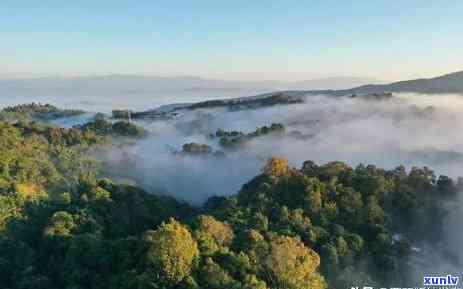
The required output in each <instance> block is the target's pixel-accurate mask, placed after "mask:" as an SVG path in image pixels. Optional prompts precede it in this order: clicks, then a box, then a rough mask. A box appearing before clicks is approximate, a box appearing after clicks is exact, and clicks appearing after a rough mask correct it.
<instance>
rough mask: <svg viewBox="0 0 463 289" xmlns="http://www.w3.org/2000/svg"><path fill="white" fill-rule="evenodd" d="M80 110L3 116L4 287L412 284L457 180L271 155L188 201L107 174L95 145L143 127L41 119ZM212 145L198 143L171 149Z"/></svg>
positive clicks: (0, 221) (140, 133) (228, 140)
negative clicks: (233, 180)
mask: <svg viewBox="0 0 463 289" xmlns="http://www.w3.org/2000/svg"><path fill="white" fill-rule="evenodd" d="M213 105H214V104H213ZM80 113H82V112H80V111H74V110H61V109H59V108H56V107H54V106H51V105H41V104H29V105H20V106H16V107H8V108H5V109H3V110H2V111H1V112H0V268H1V270H0V287H1V288H5V289H28V288H34V289H55V288H56V289H59V288H65V289H101V288H111V289H161V288H164V289H173V288H176V289H177V288H178V289H180V288H185V289H187V288H189V289H222V288H230V289H265V288H268V289H325V288H330V289H332V288H333V289H338V288H339V289H341V288H350V286H353V285H354V284H358V283H359V282H366V283H368V284H372V285H374V284H378V286H379V285H380V286H382V287H385V286H393V285H397V284H398V283H400V284H413V283H411V282H415V281H416V280H415V279H413V275H412V274H410V272H411V271H413V270H414V269H413V256H414V254H416V252H418V251H419V250H421V249H419V248H418V246H420V245H421V244H433V243H438V242H439V241H440V236H442V235H443V232H442V230H443V228H444V223H445V220H446V217H447V216H448V214H449V206H448V205H449V204H451V203H452V202H455V200H457V199H458V198H459V194H458V192H459V191H460V190H461V188H462V187H463V181H462V179H452V178H450V177H448V176H445V175H437V174H436V173H435V172H434V171H433V170H432V169H431V168H428V167H412V168H411V169H408V170H407V169H406V168H405V167H403V166H398V167H396V168H393V169H383V168H380V167H376V166H375V165H366V164H359V165H357V166H355V167H351V166H349V165H348V164H346V163H344V162H341V161H332V162H328V163H324V164H321V163H316V162H314V161H311V160H307V159H303V158H302V156H301V159H300V160H299V161H300V164H301V165H300V167H298V168H296V167H293V166H291V165H290V163H289V162H288V161H287V160H286V159H285V158H283V157H279V156H271V157H269V158H268V159H267V160H266V162H265V164H264V165H263V166H262V168H261V170H260V173H259V174H257V175H255V176H252V175H250V176H249V177H248V181H247V182H246V183H245V184H243V185H242V187H241V189H239V190H238V191H237V192H235V193H234V194H232V195H227V196H224V195H217V196H211V197H208V198H207V200H205V202H203V203H201V204H191V203H188V202H186V201H184V200H181V199H176V198H174V197H172V196H170V195H167V194H163V192H158V191H149V190H147V189H146V188H144V187H142V186H140V185H138V184H136V183H130V184H129V183H123V182H119V181H118V180H114V179H110V178H109V177H108V175H106V174H105V170H104V169H102V167H101V162H100V161H99V160H98V158H96V157H95V151H97V152H98V150H101V149H105V148H106V147H110V146H112V145H113V144H120V143H121V142H124V141H130V140H132V141H134V140H142V139H144V138H146V137H147V136H148V134H149V132H148V131H146V130H145V129H144V128H143V127H142V126H140V125H138V124H136V123H134V122H127V121H125V120H120V119H118V120H113V119H110V118H108V117H106V116H104V115H102V114H96V115H95V116H94V117H93V119H92V120H90V121H89V122H87V123H86V124H83V125H75V126H74V127H72V128H62V127H56V126H54V125H52V124H49V123H47V120H49V119H53V118H61V117H67V116H69V115H77V114H80ZM284 132H285V126H284V125H283V124H281V123H273V124H271V125H269V126H263V127H258V128H257V129H256V130H255V131H253V132H250V133H247V134H246V133H243V132H239V131H225V130H218V131H217V132H216V133H215V134H212V135H209V137H210V138H218V139H219V141H218V142H219V144H218V145H219V146H220V147H222V148H224V149H229V148H232V147H233V148H234V149H237V148H236V147H238V146H241V145H243V144H244V143H246V142H248V141H250V140H251V139H255V138H259V137H261V136H265V135H275V134H276V135H277V136H278V135H279V134H283V133H284ZM211 153H213V148H211V147H210V146H208V145H206V144H199V143H194V142H190V143H186V144H184V145H183V147H182V150H181V151H179V152H176V154H177V155H193V156H199V157H200V156H202V155H207V154H211ZM215 153H219V154H220V155H222V154H224V153H223V152H221V151H218V152H215ZM150 173H151V178H157V177H158V176H157V172H156V171H152V172H150ZM217 193H219V192H217ZM429 232H432V234H430V233H429ZM455 262H457V261H455ZM362 284H363V283H362Z"/></svg>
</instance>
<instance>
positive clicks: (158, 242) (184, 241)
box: [144, 219, 199, 284]
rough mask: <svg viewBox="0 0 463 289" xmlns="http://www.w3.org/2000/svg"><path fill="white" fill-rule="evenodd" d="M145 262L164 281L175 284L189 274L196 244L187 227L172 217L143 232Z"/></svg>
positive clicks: (196, 247)
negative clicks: (152, 229) (146, 248)
mask: <svg viewBox="0 0 463 289" xmlns="http://www.w3.org/2000/svg"><path fill="white" fill-rule="evenodd" d="M144 239H145V241H146V243H147V244H148V253H147V256H146V258H147V262H148V264H149V265H151V266H153V268H154V269H155V270H156V272H158V273H160V274H161V275H162V278H163V279H165V280H166V281H168V282H170V283H173V284H176V283H179V282H180V281H182V280H183V279H184V278H185V277H187V276H189V275H190V272H191V270H192V266H193V262H194V260H195V258H196V257H197V256H198V253H199V252H198V246H197V244H196V241H195V240H194V239H193V237H192V236H191V233H190V231H189V230H188V228H187V227H186V226H184V225H182V224H181V223H179V222H178V221H176V220H174V219H170V220H169V222H167V223H164V224H162V225H161V226H160V227H159V228H158V229H157V230H156V231H148V232H146V234H145V238H144Z"/></svg>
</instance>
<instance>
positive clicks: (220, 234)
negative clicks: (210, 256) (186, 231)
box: [195, 215, 235, 253]
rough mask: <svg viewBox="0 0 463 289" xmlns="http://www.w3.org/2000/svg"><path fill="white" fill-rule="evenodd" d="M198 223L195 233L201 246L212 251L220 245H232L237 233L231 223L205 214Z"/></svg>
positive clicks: (199, 218)
mask: <svg viewBox="0 0 463 289" xmlns="http://www.w3.org/2000/svg"><path fill="white" fill-rule="evenodd" d="M197 223H198V224H197V227H198V228H197V230H196V231H195V235H196V238H197V240H198V242H199V244H200V247H205V248H204V249H205V250H207V251H209V252H211V253H212V252H213V251H215V250H217V249H218V247H228V246H230V245H231V243H232V241H233V238H234V237H235V235H234V233H233V229H232V228H231V227H230V225H228V224H226V223H223V222H220V221H217V220H216V219H214V218H213V217H211V216H205V215H201V216H199V217H198V221H197Z"/></svg>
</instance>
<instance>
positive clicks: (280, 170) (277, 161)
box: [262, 157, 289, 177]
mask: <svg viewBox="0 0 463 289" xmlns="http://www.w3.org/2000/svg"><path fill="white" fill-rule="evenodd" d="M262 172H263V173H264V174H265V175H267V176H272V177H281V176H284V175H287V174H288V173H289V165H288V161H286V160H285V159H283V158H279V157H272V158H270V159H269V160H268V161H267V163H266V164H265V166H264V168H263V169H262Z"/></svg>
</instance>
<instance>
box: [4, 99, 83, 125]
mask: <svg viewBox="0 0 463 289" xmlns="http://www.w3.org/2000/svg"><path fill="white" fill-rule="evenodd" d="M83 113H84V111H81V110H75V109H60V108H58V107H56V106H53V105H51V104H41V103H28V104H20V105H16V106H8V107H5V108H4V109H2V111H0V120H2V121H15V120H18V119H21V120H51V119H56V118H63V117H69V116H75V115H80V114H83Z"/></svg>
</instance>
